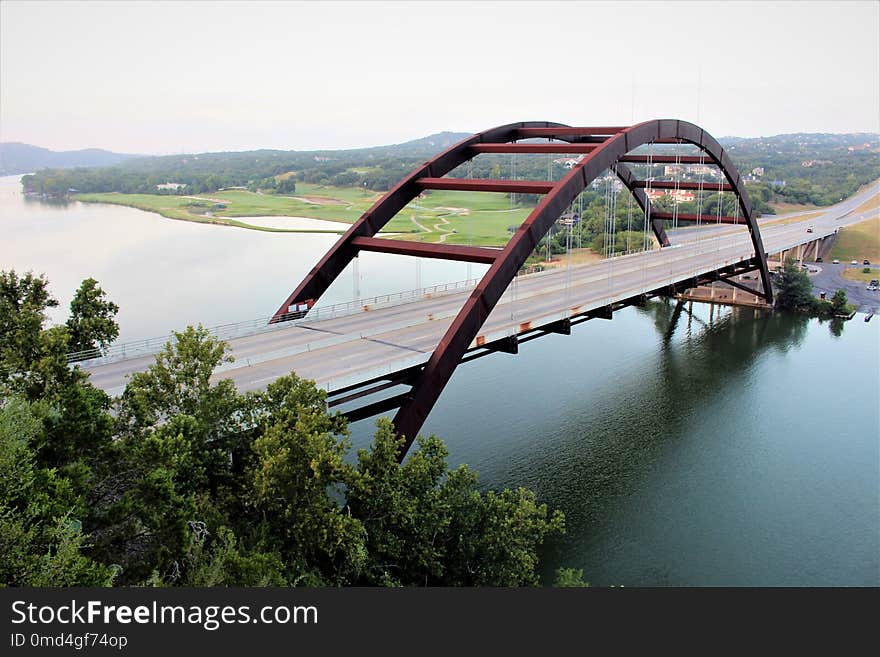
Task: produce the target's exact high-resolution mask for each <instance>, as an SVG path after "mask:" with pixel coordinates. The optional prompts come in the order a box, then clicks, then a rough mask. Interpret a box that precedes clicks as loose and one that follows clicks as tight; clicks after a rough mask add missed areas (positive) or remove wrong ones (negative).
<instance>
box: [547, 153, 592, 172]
mask: <svg viewBox="0 0 880 657" xmlns="http://www.w3.org/2000/svg"><path fill="white" fill-rule="evenodd" d="M582 159H584V156H583V155H578V156H577V157H560V158H558V159H555V160H553V164H558V165H559V166H561V167H564V168H566V169H571V168H572V167H573V166H574V165H575V164H577V163H578V162H580V161H581V160H582Z"/></svg>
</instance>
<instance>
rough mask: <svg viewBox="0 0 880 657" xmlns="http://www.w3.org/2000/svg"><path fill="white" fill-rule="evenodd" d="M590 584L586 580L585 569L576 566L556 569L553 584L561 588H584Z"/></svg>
mask: <svg viewBox="0 0 880 657" xmlns="http://www.w3.org/2000/svg"><path fill="white" fill-rule="evenodd" d="M589 585H590V584H589V583H588V582H585V581H584V571H583V570H577V569H575V568H560V569H559V570H557V571H556V579H555V580H554V581H553V586H557V587H559V588H583V587H587V586H589Z"/></svg>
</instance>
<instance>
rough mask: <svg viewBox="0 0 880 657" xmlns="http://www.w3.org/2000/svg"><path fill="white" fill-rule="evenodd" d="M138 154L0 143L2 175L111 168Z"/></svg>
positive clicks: (0, 174)
mask: <svg viewBox="0 0 880 657" xmlns="http://www.w3.org/2000/svg"><path fill="white" fill-rule="evenodd" d="M133 157H138V156H137V155H128V154H125V153H113V152H111V151H105V150H101V149H100V148H86V149H83V150H79V151H50V150H49V149H48V148H40V147H39V146H32V145H31V144H22V143H19V142H3V143H0V176H11V175H14V174H16V173H29V172H31V171H39V170H40V169H72V168H74V167H109V166H113V165H115V164H119V163H120V162H123V161H125V160H128V159H130V158H133Z"/></svg>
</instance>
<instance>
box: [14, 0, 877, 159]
mask: <svg viewBox="0 0 880 657" xmlns="http://www.w3.org/2000/svg"><path fill="white" fill-rule="evenodd" d="M652 118H679V119H684V120H689V121H692V122H695V123H698V124H699V125H701V126H702V127H704V128H706V129H707V130H708V131H709V132H710V133H712V134H714V135H715V136H716V137H721V136H731V135H736V136H744V137H754V136H768V135H774V134H780V133H786V132H880V3H878V2H852V3H845V2H832V3H822V2H804V3H800V2H779V3H773V2H761V3H747V2H739V3H736V2H729V3H710V2H685V3H681V4H676V3H670V2H649V3H639V2H622V3H598V2H597V3H589V2H585V3H579V2H561V3H551V2H541V3H531V2H486V3H481V2H441V3H429V2H382V3H378V2H377V3H372V2H355V3H345V2H340V3H330V2H323V3H309V2H303V3H296V2H290V3H284V2H268V3H238V2H217V3H208V2H194V3H187V2H125V3H113V2H98V3H89V2H70V1H67V2H60V3H54V2H35V1H29V2H23V1H14V0H13V1H10V0H0V141H22V142H26V143H31V144H36V145H39V146H44V147H47V148H51V149H54V150H68V149H78V148H88V147H96V148H106V149H110V150H115V151H120V152H129V153H180V152H202V151H222V150H249V149H255V148H280V149H315V148H347V147H360V146H372V145H379V144H389V143H400V142H403V141H407V140H409V139H415V138H418V137H423V136H426V135H428V134H431V133H435V132H440V131H443V130H451V131H456V132H475V131H479V130H484V129H487V128H489V127H492V126H495V125H500V124H504V123H510V122H513V121H521V120H549V121H559V122H562V123H567V124H571V125H621V124H623V125H626V124H629V123H631V122H635V121H642V120H647V119H652Z"/></svg>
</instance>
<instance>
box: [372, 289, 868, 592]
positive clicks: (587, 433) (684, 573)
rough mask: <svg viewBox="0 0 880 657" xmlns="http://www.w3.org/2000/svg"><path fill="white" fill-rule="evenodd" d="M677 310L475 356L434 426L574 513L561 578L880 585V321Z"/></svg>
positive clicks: (556, 551) (621, 318)
mask: <svg viewBox="0 0 880 657" xmlns="http://www.w3.org/2000/svg"><path fill="white" fill-rule="evenodd" d="M673 310H674V304H672V303H669V304H666V303H660V302H657V303H652V304H651V305H650V306H649V307H648V308H646V309H628V310H625V311H622V312H620V313H617V314H615V316H614V319H613V320H612V321H610V322H608V321H602V320H593V321H591V322H587V323H586V324H584V325H581V326H579V327H577V328H575V329H574V331H573V335H571V336H550V337H547V338H542V339H541V340H536V341H534V342H532V343H529V344H527V345H523V346H522V348H521V349H520V354H519V355H518V356H509V355H496V356H492V357H488V358H484V359H480V360H478V361H476V362H474V363H472V364H469V365H465V366H463V367H462V368H460V369H459V371H458V372H457V373H456V374H455V377H454V378H453V380H452V382H451V384H450V386H449V387H448V388H447V390H446V391H445V392H444V394H443V396H442V398H441V400H440V402H439V404H438V405H437V407H436V408H435V410H434V411H433V413H432V414H431V416H430V418H429V421H428V423H427V424H426V427H425V430H426V431H428V432H434V433H436V434H437V435H439V436H442V437H443V438H444V439H445V440H446V442H447V444H448V445H449V447H450V451H451V455H450V460H451V461H452V462H453V463H459V462H464V463H468V464H470V465H471V466H472V467H474V468H475V469H476V470H478V471H479V472H480V475H481V481H482V484H483V485H484V486H485V487H487V488H500V487H506V486H528V487H530V488H532V489H534V490H535V491H536V492H537V493H538V495H539V496H540V497H541V499H542V500H544V501H546V502H547V503H549V504H550V505H551V506H553V507H556V508H560V509H562V510H563V511H564V512H565V514H566V518H567V524H568V531H567V534H566V535H565V536H564V537H563V538H561V539H557V540H554V541H553V542H552V544H550V545H548V546H547V549H546V550H545V554H544V565H543V570H544V575H545V578H546V579H552V573H553V571H554V570H555V569H556V568H558V567H561V566H571V567H576V568H582V569H583V570H584V573H585V578H586V579H587V580H588V581H590V582H592V583H594V584H601V585H610V584H621V585H627V586H634V585H758V586H760V585H791V586H802V585H875V586H876V585H878V584H880V556H878V555H880V499H878V495H880V492H878V491H880V488H878V486H880V481H878V471H880V454H878V441H880V418H878V412H880V411H878V409H880V401H878V400H880V392H878V372H880V362H878V361H880V356H878V345H880V330H878V329H880V322H878V321H877V319H875V320H873V321H872V322H870V323H868V324H866V323H865V322H864V321H862V319H863V316H861V315H859V316H857V319H856V320H854V321H851V322H848V323H845V324H844V325H839V324H838V325H831V324H829V323H827V322H826V323H820V322H818V321H816V320H808V319H806V318H804V317H799V316H791V315H785V314H781V313H776V314H766V313H761V312H758V311H754V310H751V309H735V310H731V309H729V308H722V309H719V308H717V307H716V308H715V309H714V310H711V317H710V308H709V306H706V305H700V304H694V305H693V310H692V314H691V315H689V314H688V312H687V309H686V308H685V309H684V310H683V311H682V313H681V314H680V316H679V318H678V322H677V324H675V325H674V326H673V323H672V322H673ZM719 315H720V316H719ZM370 425H371V421H369V420H368V421H364V422H361V423H358V424H357V425H355V439H356V442H357V443H359V444H362V443H363V442H365V441H366V439H367V436H368V435H369V432H370V430H371V426H370Z"/></svg>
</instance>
